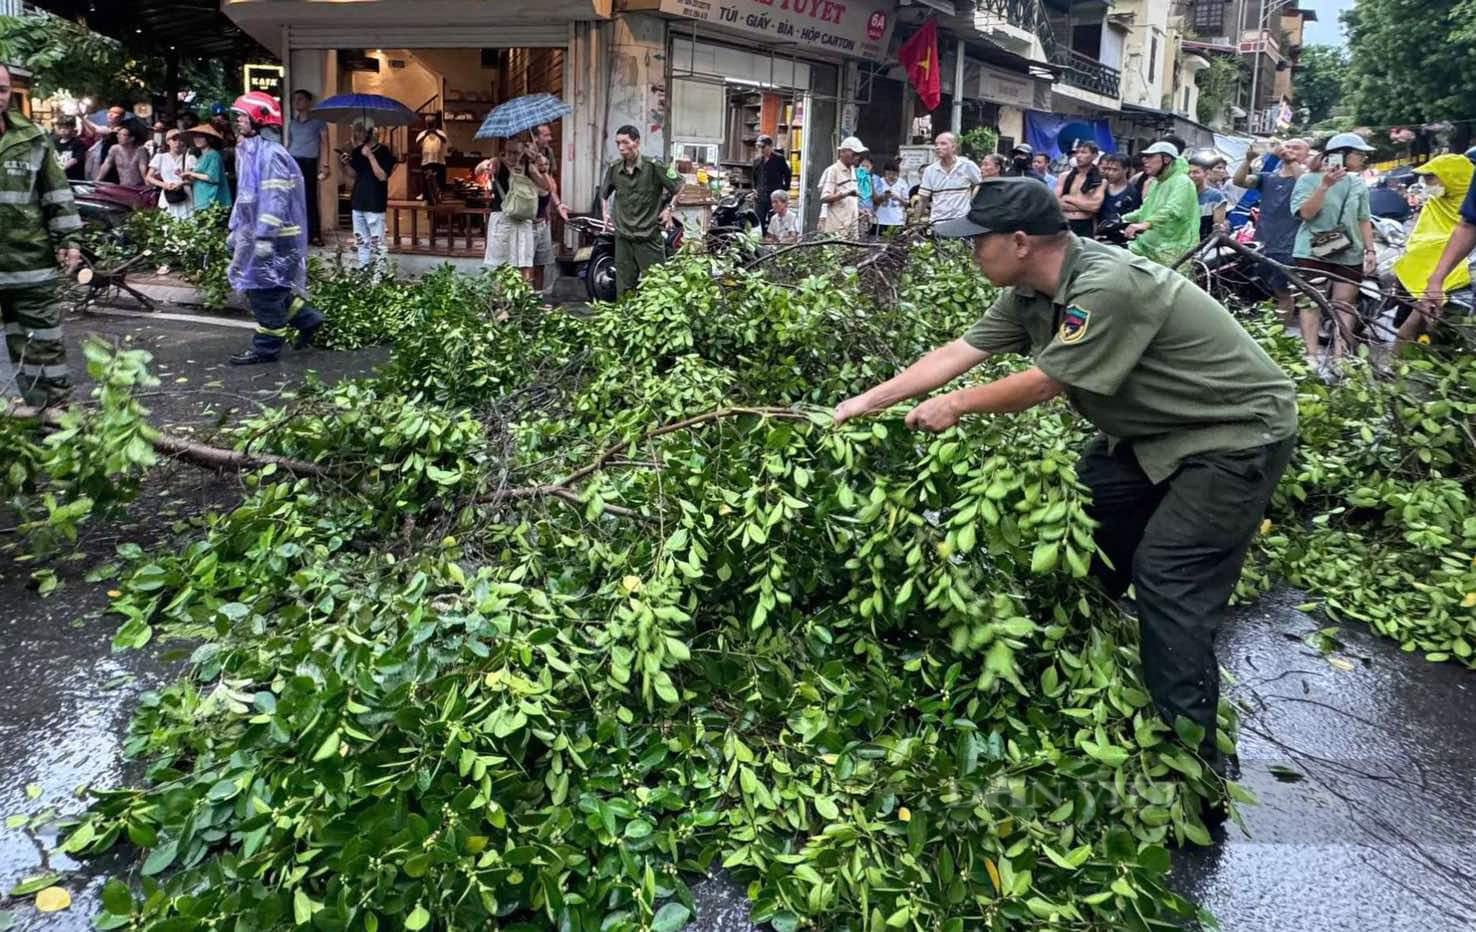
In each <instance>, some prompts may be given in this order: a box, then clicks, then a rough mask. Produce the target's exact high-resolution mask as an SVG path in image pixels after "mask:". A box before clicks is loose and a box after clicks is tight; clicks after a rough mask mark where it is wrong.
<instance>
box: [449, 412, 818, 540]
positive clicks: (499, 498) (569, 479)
mask: <svg viewBox="0 0 1476 932" xmlns="http://www.w3.org/2000/svg"><path fill="white" fill-rule="evenodd" d="M746 414H747V415H754V416H756V417H764V418H775V419H778V420H786V421H805V420H808V419H809V418H808V417H806V416H805V415H804V414H801V413H800V412H798V411H794V410H791V409H789V408H772V407H756V408H754V407H733V408H720V409H718V410H716V411H708V412H707V413H705V414H698V415H695V416H693V417H689V418H683V419H682V420H680V421H673V422H671V423H670V424H663V425H661V426H660V427H656V428H653V429H652V430H650V431H647V432H646V433H645V434H642V435H641V436H640V437H637V438H635V439H633V440H627V441H625V442H623V443H616V444H611V445H610V446H608V447H606V448H605V449H604V450H602V451H600V453H599V455H597V456H596V457H595V458H594V459H593V460H592V461H590V462H589V463H588V464H587V465H585V466H581V467H579V468H578V469H576V470H574V471H573V472H571V473H569V475H567V476H565V477H564V478H563V479H560V480H559V481H557V482H547V483H543V484H541V485H525V486H514V487H513V488H508V489H501V490H499V491H497V492H494V493H493V494H491V495H489V496H487V497H486V498H482V499H479V500H478V501H477V504H479V505H498V504H501V503H502V502H506V501H515V500H517V499H525V498H556V499H558V500H560V501H563V502H567V503H569V504H571V505H580V506H582V505H584V504H585V503H584V501H583V500H582V499H581V498H580V497H579V493H577V492H575V491H574V488H573V487H574V485H575V484H577V483H579V482H582V481H583V480H585V479H588V478H589V477H590V476H592V475H594V474H595V473H597V472H599V471H600V470H601V469H604V468H605V466H607V465H609V463H610V460H612V459H613V458H614V457H616V456H618V455H619V454H621V453H623V452H624V451H626V450H628V449H630V448H631V447H632V446H637V445H639V444H642V443H646V442H648V441H651V440H655V439H656V438H657V437H662V436H665V435H666V434H674V433H676V432H677V431H682V430H691V429H693V428H696V427H702V426H704V425H706V424H711V423H714V422H716V421H721V420H724V419H726V418H731V417H740V416H742V415H746ZM600 507H601V509H602V510H603V511H604V512H605V513H606V514H611V515H617V516H619V517H622V518H637V519H644V518H646V517H647V516H646V515H643V514H641V513H640V512H638V511H635V510H633V509H630V508H626V507H624V506H622V505H612V504H610V503H608V502H605V503H602V504H601V506H600Z"/></svg>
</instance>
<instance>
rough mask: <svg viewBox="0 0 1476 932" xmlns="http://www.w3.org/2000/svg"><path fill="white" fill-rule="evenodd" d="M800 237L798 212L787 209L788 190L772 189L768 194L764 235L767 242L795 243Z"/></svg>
mask: <svg viewBox="0 0 1476 932" xmlns="http://www.w3.org/2000/svg"><path fill="white" fill-rule="evenodd" d="M799 238H800V220H799V214H798V213H796V212H795V211H792V210H790V209H789V192H788V191H772V192H770V194H769V230H768V233H767V234H766V235H765V236H764V242H767V243H780V244H783V243H795V242H798V241H799Z"/></svg>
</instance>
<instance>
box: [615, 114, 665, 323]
mask: <svg viewBox="0 0 1476 932" xmlns="http://www.w3.org/2000/svg"><path fill="white" fill-rule="evenodd" d="M615 148H616V149H618V150H619V151H620V158H619V160H617V161H616V162H614V163H613V164H611V165H610V167H609V169H607V170H606V171H605V181H604V184H602V185H601V186H600V199H601V200H603V201H606V205H605V218H606V219H607V220H610V219H613V220H614V222H615V294H616V296H617V297H618V298H623V297H625V293H626V292H627V291H630V290H631V289H633V288H634V287H635V286H636V283H637V282H639V281H640V278H641V273H643V272H645V271H646V269H649V268H650V267H651V266H653V265H655V264H656V263H658V262H660V261H661V260H662V259H664V258H666V242H665V240H664V239H663V237H662V234H661V229H662V227H666V226H670V225H671V209H670V207H669V205H670V204H671V199H672V198H673V197H675V196H676V193H677V191H678V190H680V189H681V186H682V181H681V178H680V177H679V176H678V175H677V172H676V169H675V168H667V167H666V166H664V165H662V164H661V162H659V161H658V160H656V159H651V158H642V157H641V133H640V131H639V130H637V129H636V128H635V127H634V126H622V127H620V129H618V130H616V132H615ZM612 194H613V195H614V196H615V207H614V210H611V209H610V206H609V203H608V200H609V197H610V195H612Z"/></svg>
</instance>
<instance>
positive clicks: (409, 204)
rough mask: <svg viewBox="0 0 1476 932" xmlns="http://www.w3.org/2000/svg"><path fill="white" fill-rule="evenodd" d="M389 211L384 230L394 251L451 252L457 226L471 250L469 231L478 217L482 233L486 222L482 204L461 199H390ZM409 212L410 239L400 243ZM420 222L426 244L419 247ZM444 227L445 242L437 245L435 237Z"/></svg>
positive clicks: (440, 253)
mask: <svg viewBox="0 0 1476 932" xmlns="http://www.w3.org/2000/svg"><path fill="white" fill-rule="evenodd" d="M385 210H386V213H388V215H389V216H388V217H387V218H386V219H387V221H388V222H387V224H386V225H387V226H388V227H389V229H388V231H387V235H388V239H389V246H390V248H391V249H393V250H395V251H396V252H430V253H435V254H439V255H447V256H449V255H452V254H454V252H455V250H456V237H457V232H458V227H459V228H460V233H461V237H462V242H463V243H464V246H463V249H464V250H465V251H466V252H473V247H472V231H473V229H474V228H475V227H476V225H477V224H476V223H475V222H474V221H476V220H478V219H481V220H482V223H481V227H482V230H483V231H484V232H485V230H486V228H487V224H486V221H485V217H486V214H487V210H486V208H484V207H471V206H468V205H467V204H466V203H464V202H462V201H446V202H444V203H441V204H436V205H434V206H432V205H429V204H426V202H425V201H420V200H415V201H411V200H391V201H390V202H389V203H388V204H387V206H386V208H385ZM404 214H408V215H409V221H410V222H409V227H410V230H409V233H410V242H409V244H408V245H405V246H402V245H401V243H400V240H401V239H402V237H403V230H404V227H403V226H402V215H404ZM422 221H423V222H424V223H425V230H426V234H427V238H428V241H429V245H428V246H427V247H425V248H422V247H421V245H420V227H421V223H422ZM442 228H444V231H445V236H446V244H445V246H444V247H443V248H438V246H437V239H438V234H439V232H440V231H441V229H442Z"/></svg>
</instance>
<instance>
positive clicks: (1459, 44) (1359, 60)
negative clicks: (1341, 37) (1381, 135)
mask: <svg viewBox="0 0 1476 932" xmlns="http://www.w3.org/2000/svg"><path fill="white" fill-rule="evenodd" d="M1470 10H1471V4H1470V0H1356V2H1355V3H1354V5H1353V8H1352V9H1350V10H1347V11H1345V12H1344V13H1343V14H1342V21H1343V24H1344V26H1345V27H1346V28H1347V34H1348V51H1349V60H1348V72H1347V81H1346V83H1345V86H1344V88H1345V91H1346V94H1347V103H1348V104H1349V105H1350V107H1351V108H1352V111H1353V116H1354V117H1355V118H1356V119H1357V120H1358V121H1359V122H1360V123H1368V124H1373V125H1375V126H1381V127H1382V126H1393V125H1398V124H1401V123H1417V122H1425V121H1432V120H1459V119H1468V118H1471V117H1476V97H1473V96H1472V93H1471V91H1472V88H1473V87H1476V33H1473V31H1472V27H1471V23H1470V21H1469V19H1467V18H1464V15H1465V14H1468V13H1469V12H1470Z"/></svg>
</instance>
